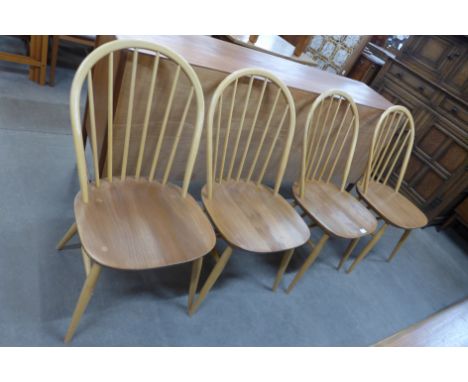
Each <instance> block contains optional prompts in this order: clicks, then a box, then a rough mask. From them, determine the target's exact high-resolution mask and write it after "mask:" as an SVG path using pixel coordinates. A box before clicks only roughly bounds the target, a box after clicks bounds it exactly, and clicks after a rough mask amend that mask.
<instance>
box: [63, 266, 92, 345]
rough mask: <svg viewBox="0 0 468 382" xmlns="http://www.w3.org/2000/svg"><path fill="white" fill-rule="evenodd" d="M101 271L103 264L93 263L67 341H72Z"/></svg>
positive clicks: (74, 313)
mask: <svg viewBox="0 0 468 382" xmlns="http://www.w3.org/2000/svg"><path fill="white" fill-rule="evenodd" d="M100 273H101V266H100V265H99V264H96V263H95V264H93V266H92V268H91V270H90V272H89V275H88V276H87V278H86V281H85V283H84V285H83V289H82V290H81V293H80V297H79V299H78V303H77V304H76V308H75V311H74V312H73V317H72V320H71V322H70V326H69V327H68V330H67V334H66V335H65V343H68V342H70V341H71V339H72V337H73V335H74V334H75V331H76V328H77V327H78V324H79V322H80V319H81V316H82V315H83V313H84V311H85V310H86V307H87V306H88V303H89V300H90V299H91V296H92V295H93V292H94V288H95V287H96V283H97V280H98V278H99V275H100Z"/></svg>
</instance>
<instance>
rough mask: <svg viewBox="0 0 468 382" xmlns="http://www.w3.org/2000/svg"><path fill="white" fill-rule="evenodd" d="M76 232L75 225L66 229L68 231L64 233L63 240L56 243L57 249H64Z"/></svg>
mask: <svg viewBox="0 0 468 382" xmlns="http://www.w3.org/2000/svg"><path fill="white" fill-rule="evenodd" d="M77 232H78V228H77V227H76V223H73V224H72V225H71V227H70V228H68V231H67V232H66V233H65V235H64V236H63V238H62V239H61V240H60V241H59V242H58V244H57V247H56V248H57V249H58V250H59V251H60V250H62V249H63V247H65V244H67V243H68V242H69V241H70V239H71V238H72V237H73V236H75V234H76V233H77Z"/></svg>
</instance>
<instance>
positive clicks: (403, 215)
mask: <svg viewBox="0 0 468 382" xmlns="http://www.w3.org/2000/svg"><path fill="white" fill-rule="evenodd" d="M356 188H357V191H358V193H359V195H360V196H361V197H362V198H363V199H364V200H365V201H366V203H368V204H369V205H370V206H371V207H372V209H373V210H375V211H376V212H377V213H378V214H379V215H380V216H381V217H382V218H383V219H384V220H385V221H386V222H388V223H389V224H392V225H394V226H396V227H399V228H403V229H414V228H421V227H424V226H425V225H426V224H427V217H426V215H424V213H423V212H421V210H420V209H419V208H418V207H416V206H415V205H414V204H413V203H412V202H410V201H409V200H408V199H407V198H405V197H404V196H403V195H401V194H400V193H398V192H396V191H395V190H394V189H392V188H391V187H390V186H387V185H385V184H382V183H377V182H374V181H370V182H369V185H368V187H367V192H364V190H363V186H362V184H358V185H357V187H356Z"/></svg>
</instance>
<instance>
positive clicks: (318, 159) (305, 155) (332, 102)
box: [300, 89, 359, 197]
mask: <svg viewBox="0 0 468 382" xmlns="http://www.w3.org/2000/svg"><path fill="white" fill-rule="evenodd" d="M358 134H359V114H358V110H357V107H356V104H355V103H354V101H353V99H352V97H351V96H350V95H349V94H347V93H345V92H343V91H341V90H335V89H332V90H328V91H326V92H324V93H322V94H320V96H319V97H317V98H316V99H315V100H314V102H313V103H312V106H311V107H310V110H309V113H308V115H307V121H306V126H305V129H304V140H303V146H302V165H301V179H300V194H301V196H302V197H303V196H304V190H305V183H306V182H307V181H309V180H318V181H324V182H326V183H328V182H330V181H331V179H332V177H333V175H334V173H335V171H336V169H337V164H338V162H339V159H340V158H342V157H344V158H345V159H346V161H345V167H344V169H343V171H342V176H341V184H340V187H341V190H344V189H345V187H346V183H347V180H348V175H349V170H350V168H351V162H352V160H353V156H354V151H355V148H356V142H357V138H358ZM346 144H348V146H347V148H346V149H345V146H346Z"/></svg>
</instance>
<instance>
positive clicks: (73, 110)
mask: <svg viewBox="0 0 468 382" xmlns="http://www.w3.org/2000/svg"><path fill="white" fill-rule="evenodd" d="M118 51H132V52H133V59H132V66H131V82H130V96H129V100H128V108H127V119H126V125H125V140H124V150H123V158H122V166H121V174H120V177H116V176H114V175H113V159H114V158H113V144H114V142H113V128H114V110H113V82H114V81H113V73H114V66H113V65H114V53H115V52H118ZM139 52H144V53H148V52H152V53H153V54H155V56H154V65H153V69H152V76H151V82H150V85H149V94H148V100H147V104H146V111H145V117H144V125H143V133H142V136H141V141H140V145H139V151H138V162H137V165H136V168H135V170H134V175H133V177H134V178H135V179H136V180H138V179H140V178H142V175H141V169H142V161H143V152H144V150H145V147H146V137H147V132H148V125H149V120H150V115H151V110H152V108H153V98H154V93H155V85H156V81H157V74H158V67H159V63H160V60H161V58H164V59H168V60H170V61H172V62H173V63H175V64H176V65H177V69H176V72H175V76H174V79H173V83H172V87H171V91H170V95H169V98H168V100H167V101H166V102H167V103H166V108H165V112H164V118H163V121H162V125H161V129H160V133H159V136H158V139H157V142H156V145H155V147H154V154H153V156H152V162H151V170H150V172H149V175H148V181H149V182H158V181H157V180H156V179H155V170H156V167H157V165H158V162H159V156H160V153H161V145H162V142H163V138H164V133H165V131H166V127H167V122H168V118H169V114H170V112H171V107H172V103H173V98H174V93H175V89H176V86H177V83H178V80H179V76H180V74H181V72H182V73H184V74H185V75H186V77H187V78H188V80H189V82H190V84H191V89H190V91H189V94H188V97H187V101H186V105H185V108H184V111H183V114H182V116H181V119H180V124H179V126H178V128H177V133H176V138H175V140H174V142H173V146H172V148H171V151H170V156H169V158H168V160H167V163H166V167H165V169H164V175H163V177H162V179H161V181H160V183H161V184H162V185H165V184H166V183H167V182H168V179H169V175H170V172H171V168H172V163H173V160H174V155H175V153H176V151H177V146H178V143H179V138H180V135H181V133H182V130H183V128H184V124H185V120H186V117H187V114H188V110H189V108H190V106H191V104H192V103H193V102H192V101H193V99H195V104H196V115H195V123H194V129H193V136H192V143H191V147H190V151H189V153H188V159H187V163H186V168H185V173H184V178H183V183H182V187H181V188H178V187H177V188H178V189H179V190H180V192H181V196H182V198H186V197H187V195H188V188H189V184H190V178H191V175H192V171H193V167H194V163H195V159H196V156H197V151H198V147H199V144H200V139H201V133H202V129H203V119H204V97H203V91H202V87H201V84H200V81H199V79H198V76H197V75H196V73H195V71H194V70H193V68H192V67H191V66H190V64H189V63H188V62H187V61H186V60H185V59H184V58H183V57H182V56H180V55H179V54H177V53H175V52H174V51H172V50H170V49H168V48H166V47H164V46H161V45H158V44H154V43H150V42H145V41H138V40H120V41H113V42H110V43H107V44H104V45H102V46H100V47H98V48H97V49H95V50H94V51H93V52H91V53H90V54H89V55H88V56H87V57H86V58H85V59H84V61H83V62H82V63H81V65H80V67H79V68H78V70H77V72H76V74H75V77H74V79H73V82H72V86H71V91H70V116H71V127H72V133H73V142H74V147H75V152H76V163H77V169H78V178H79V183H80V194H79V196H77V197H80V198H81V199H82V202H83V203H88V201H89V188H90V186H91V185H93V186H95V187H97V188H99V187H101V185H102V184H103V183H104V182H109V183H112V182H113V181H114V178H117V180H119V181H124V180H125V179H126V178H127V177H128V172H129V171H130V169H128V168H127V167H128V166H127V160H128V153H129V145H130V134H131V129H132V112H133V109H134V99H135V84H136V83H135V81H136V74H137V67H138V56H139ZM102 59H107V61H108V89H107V91H108V102H107V154H106V155H107V157H106V165H107V167H106V170H107V171H106V173H107V175H106V177H105V178H101V177H100V174H99V157H98V149H97V138H96V118H95V101H94V94H93V93H94V90H93V73H92V69H93V67H94V65H95V64H96V63H98V62H100V61H101V60H102ZM85 81H87V84H88V89H87V91H88V108H89V109H88V110H89V121H90V123H89V126H90V134H89V136H90V143H91V153H92V168H93V175H94V179H91V178H90V177H89V174H88V167H87V163H86V157H85V147H84V143H83V137H82V121H81V116H80V114H81V112H80V95H81V91H82V88H83V85H84V83H85ZM200 212H201V211H200ZM201 213H202V212H201ZM76 233H77V224H76V223H73V224H72V226H71V227H70V228H69V229H68V231H67V232H66V234H65V236H64V237H63V238H62V240H61V241H60V242H59V243H58V245H57V248H58V249H62V248H63V247H64V245H65V244H66V243H67V242H68V241H69V240H70V239H71V237H73V235H74V234H76ZM82 255H83V261H84V265H85V270H86V275H87V278H86V281H85V283H84V286H83V289H82V291H81V294H80V297H79V300H78V303H77V306H76V309H75V311H74V313H73V317H72V321H71V323H70V326H69V328H68V331H67V334H66V337H65V342H69V341H70V340H71V338H72V336H73V334H74V332H75V330H76V327H77V325H78V323H79V320H80V318H81V316H82V314H83V312H84V310H85V309H86V306H87V304H88V302H89V300H90V298H91V295H92V292H93V290H94V287H95V285H96V282H97V279H98V277H99V274H100V272H101V268H102V266H103V265H101V264H99V263H98V262H97V261H92V260H91V259H90V257H89V255H88V254H87V253H86V251H85V249H84V248H83V247H82ZM201 267H202V257H200V258H198V259H196V260H194V261H193V268H192V277H191V280H190V287H189V300H188V305H189V307H190V305H191V304H192V301H193V297H194V293H195V290H196V286H197V283H198V279H199V275H200V271H201Z"/></svg>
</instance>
